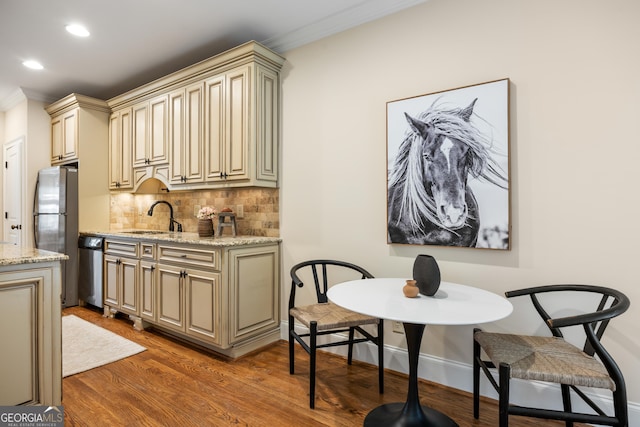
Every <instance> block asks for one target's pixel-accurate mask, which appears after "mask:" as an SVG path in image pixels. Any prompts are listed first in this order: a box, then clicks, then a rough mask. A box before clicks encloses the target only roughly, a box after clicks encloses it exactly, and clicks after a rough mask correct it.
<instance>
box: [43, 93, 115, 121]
mask: <svg viewBox="0 0 640 427" xmlns="http://www.w3.org/2000/svg"><path fill="white" fill-rule="evenodd" d="M77 107H82V108H88V109H91V110H97V111H102V112H104V113H111V109H110V108H109V105H108V104H107V102H106V101H103V100H101V99H97V98H92V97H90V96H86V95H80V94H79V93H72V94H70V95H67V96H65V97H64V98H62V99H60V100H59V101H56V102H54V103H53V104H50V105H48V106H46V107H45V111H46V112H47V113H49V115H50V116H55V115H57V114H61V113H65V112H67V111H69V110H72V109H74V108H77Z"/></svg>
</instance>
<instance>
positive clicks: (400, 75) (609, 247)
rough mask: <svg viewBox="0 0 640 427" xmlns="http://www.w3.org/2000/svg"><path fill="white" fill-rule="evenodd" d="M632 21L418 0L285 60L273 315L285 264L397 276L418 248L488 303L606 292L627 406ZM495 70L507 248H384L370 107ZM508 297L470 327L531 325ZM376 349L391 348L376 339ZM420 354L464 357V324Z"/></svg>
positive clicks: (612, 13) (592, 7) (594, 10)
mask: <svg viewBox="0 0 640 427" xmlns="http://www.w3.org/2000/svg"><path fill="white" fill-rule="evenodd" d="M638 16H640V4H639V3H637V2H635V1H633V0H628V1H620V0H616V1H610V2H602V1H579V0H565V1H562V2H557V1H553V0H542V1H517V2H514V1H509V0H485V1H482V2H478V1H473V0H432V1H429V2H427V3H425V4H423V5H420V6H416V7H413V8H411V9H408V10H406V11H402V12H400V13H397V14H395V15H392V16H390V17H387V18H384V19H381V20H378V21H375V22H373V23H370V24H367V25H364V26H361V27H358V28H356V29H353V30H350V31H347V32H344V33H341V34H338V35H336V36H333V37H330V38H326V39H323V40H320V41H318V42H315V43H312V44H309V45H306V46H303V47H300V48H298V49H294V50H291V51H289V52H286V53H285V57H286V58H287V63H286V65H285V69H284V73H283V76H284V77H283V154H282V156H283V169H282V170H283V172H282V187H281V194H280V199H281V203H282V206H281V215H282V217H281V231H282V238H283V241H284V243H283V255H284V257H283V263H284V270H283V271H284V273H285V274H284V277H285V279H284V292H283V312H282V316H283V317H282V318H283V319H286V316H285V313H286V309H285V308H286V300H287V298H288V295H289V276H288V272H289V269H290V268H291V266H292V265H293V264H294V263H296V262H299V261H301V260H304V259H309V258H316V257H318V258H319V257H330V258H339V259H345V260H349V261H351V262H355V263H357V264H361V265H363V266H364V267H366V268H367V269H369V270H370V271H371V272H372V273H373V274H374V275H376V276H387V277H397V276H400V277H403V276H410V274H411V267H412V265H413V261H414V258H415V256H416V255H417V254H420V253H430V254H432V255H434V256H435V257H436V259H437V260H438V261H439V264H440V268H441V271H442V276H443V280H447V281H452V282H458V283H464V284H469V285H473V286H477V287H480V288H483V289H487V290H490V291H493V292H496V293H498V294H502V293H503V292H504V291H506V290H509V289H517V288H521V287H526V286H530V285H537V284H547V283H560V282H573V283H591V284H602V285H606V286H611V287H615V288H617V289H620V290H621V291H623V292H625V293H626V294H627V295H628V296H629V297H630V298H631V301H632V307H631V309H630V310H629V311H628V312H627V313H626V314H624V315H623V316H622V317H620V318H618V319H616V320H615V321H613V322H612V324H611V325H610V327H609V330H608V332H607V336H606V339H605V345H606V346H607V347H608V349H609V350H610V351H611V353H612V354H613V355H614V357H615V358H616V360H617V361H618V362H619V364H620V366H621V369H622V371H623V372H624V374H625V377H626V380H627V387H628V395H629V399H630V401H632V402H640V370H638V369H637V366H638V364H639V362H640V338H638V334H637V329H636V327H637V324H636V322H637V321H638V319H639V316H640V311H639V308H638V307H640V286H639V285H638V274H637V272H636V270H635V263H636V262H637V255H638V250H637V242H638V241H640V227H637V226H635V222H636V218H635V211H636V209H639V208H640V196H639V195H638V194H639V191H638V188H637V185H636V182H637V179H636V176H637V172H636V171H637V166H636V165H637V160H638V158H640V143H639V142H638V126H637V123H638V120H639V119H638V118H639V117H640V102H639V101H640V80H639V79H638V76H639V75H640V56H639V55H638V54H637V50H638V48H637V43H638V40H640V26H639V25H638V24H637V17H638ZM505 77H508V78H509V79H510V80H511V99H510V113H511V174H512V175H511V177H512V178H511V183H512V226H513V234H512V242H513V249H512V250H511V251H509V252H503V251H487V250H477V249H462V248H442V247H418V246H400V245H387V243H386V124H385V122H386V117H385V114H386V102H388V101H392V100H397V99H400V98H405V97H410V96H414V95H420V94H426V93H431V92H435V91H440V90H446V89H452V88H457V87H461V86H465V85H469V84H475V83H482V82H486V81H490V80H495V79H501V78H505ZM514 303H516V310H515V312H514V314H513V315H512V316H511V317H509V318H508V319H506V320H503V321H500V322H496V323H494V324H490V325H483V327H485V329H491V330H506V331H515V332H536V331H541V329H539V328H540V325H539V324H538V323H534V314H533V313H532V312H531V311H530V310H528V307H527V306H526V304H527V303H526V301H514ZM525 307H526V308H525ZM536 322H537V320H536ZM388 329H390V328H388ZM387 342H389V343H390V344H391V345H403V343H402V339H401V338H399V336H398V335H397V334H392V333H389V334H388V337H387ZM422 352H423V353H426V354H429V355H432V356H434V357H442V358H444V359H446V360H451V361H459V362H462V363H467V364H470V363H471V328H470V327H430V328H428V330H427V332H426V334H425V337H424V339H423V346H422Z"/></svg>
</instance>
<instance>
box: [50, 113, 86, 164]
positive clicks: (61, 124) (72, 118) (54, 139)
mask: <svg viewBox="0 0 640 427" xmlns="http://www.w3.org/2000/svg"><path fill="white" fill-rule="evenodd" d="M79 110H80V109H79V108H74V109H72V110H71V111H67V112H66V113H63V114H61V115H59V116H55V117H52V118H51V165H58V164H64V163H68V162H71V161H74V160H78V152H77V146H78V115H79Z"/></svg>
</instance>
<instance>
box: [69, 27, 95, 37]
mask: <svg viewBox="0 0 640 427" xmlns="http://www.w3.org/2000/svg"><path fill="white" fill-rule="evenodd" d="M65 28H66V29H67V31H68V32H70V33H71V34H73V35H74V36H78V37H89V30H87V29H86V28H85V27H84V26H83V25H80V24H69V25H67V26H66V27H65Z"/></svg>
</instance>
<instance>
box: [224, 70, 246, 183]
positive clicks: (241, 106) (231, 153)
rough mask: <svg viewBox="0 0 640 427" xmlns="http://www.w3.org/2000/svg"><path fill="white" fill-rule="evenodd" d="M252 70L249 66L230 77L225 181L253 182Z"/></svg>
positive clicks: (227, 98) (228, 76)
mask: <svg viewBox="0 0 640 427" xmlns="http://www.w3.org/2000/svg"><path fill="white" fill-rule="evenodd" d="M250 79H251V67H250V66H246V67H242V68H239V69H237V70H234V71H232V72H229V73H228V74H227V81H226V84H227V94H226V100H227V105H226V112H225V113H226V126H227V138H226V141H225V145H224V146H225V153H224V159H225V174H226V175H225V179H226V180H242V179H249V170H248V162H249V137H250V133H249V123H250V114H252V111H250V108H249V107H250V97H249V92H250V90H251V81H250Z"/></svg>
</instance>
